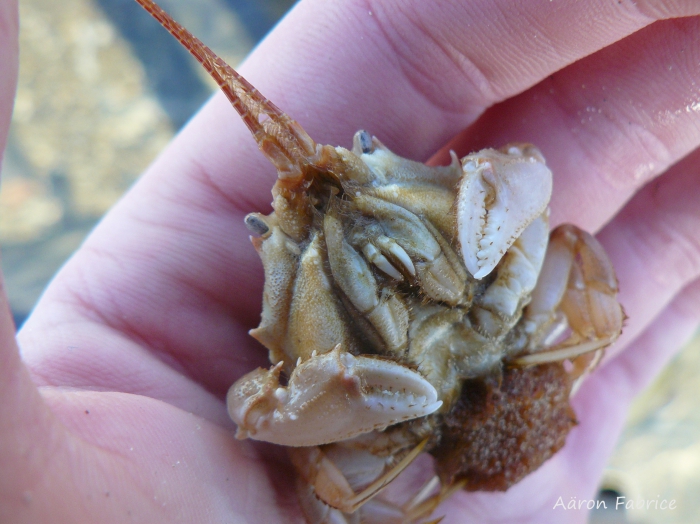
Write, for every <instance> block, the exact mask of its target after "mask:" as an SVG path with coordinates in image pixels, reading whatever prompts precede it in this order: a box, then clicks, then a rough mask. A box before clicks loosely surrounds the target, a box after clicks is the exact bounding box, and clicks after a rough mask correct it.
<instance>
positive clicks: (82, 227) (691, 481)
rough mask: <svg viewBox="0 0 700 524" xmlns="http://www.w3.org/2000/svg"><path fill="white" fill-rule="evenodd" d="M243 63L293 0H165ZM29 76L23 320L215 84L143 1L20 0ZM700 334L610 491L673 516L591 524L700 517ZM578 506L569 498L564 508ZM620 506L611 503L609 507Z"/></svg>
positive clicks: (2, 208) (606, 487) (641, 404)
mask: <svg viewBox="0 0 700 524" xmlns="http://www.w3.org/2000/svg"><path fill="white" fill-rule="evenodd" d="M160 3H161V5H162V6H163V7H164V8H165V9H166V10H167V11H168V12H170V14H172V15H173V16H174V17H175V18H176V19H177V20H178V21H180V22H182V23H183V24H184V25H185V26H186V27H188V29H190V31H192V32H193V33H194V34H195V35H197V36H199V37H200V38H202V40H204V42H205V43H206V44H207V45H209V46H210V47H212V48H213V49H214V50H215V51H216V52H217V53H218V54H219V55H220V56H222V57H223V58H224V59H225V60H226V61H227V62H228V63H229V64H231V65H233V66H234V67H235V66H236V65H237V64H238V63H239V62H240V61H241V60H242V59H243V57H245V55H246V54H247V53H248V52H249V51H250V50H251V48H252V47H253V46H254V45H255V44H256V42H258V41H259V40H260V39H261V38H262V37H263V36H264V35H265V34H266V33H267V32H268V31H269V30H270V29H271V28H272V26H273V25H274V24H275V23H276V22H277V20H278V19H279V18H281V17H282V16H283V15H284V14H285V12H286V11H287V10H288V9H289V8H291V6H292V4H293V2H292V1H291V0H264V1H263V0H189V1H188V0H160ZM20 17H21V33H20V52H21V62H20V74H19V88H18V91H17V100H16V103H15V109H14V114H13V121H12V130H11V133H10V138H9V143H8V148H7V152H6V154H5V158H4V163H3V166H2V188H1V191H0V246H1V247H2V268H3V271H4V273H5V277H6V286H7V290H8V293H9V296H10V303H11V306H12V310H13V314H14V316H15V321H16V323H17V325H18V326H19V325H21V324H22V322H23V321H24V319H25V318H26V317H27V315H28V314H29V313H30V312H31V310H32V307H33V306H34V304H35V303H36V301H37V299H38V298H39V296H40V294H41V292H42V290H43V289H44V288H45V287H46V284H47V282H48V281H49V280H50V278H51V277H52V276H53V274H54V273H55V272H56V271H57V270H58V268H59V267H60V266H61V265H62V264H63V262H64V261H65V260H66V259H67V258H68V257H69V256H70V254H71V253H72V252H73V251H75V250H76V249H77V248H78V246H79V245H80V243H81V241H82V239H83V238H84V237H85V235H86V234H87V233H88V232H89V231H90V229H91V228H92V227H93V225H94V224H95V223H96V221H97V220H99V219H100V217H101V216H102V215H103V214H104V213H105V212H106V211H107V210H108V209H109V207H110V206H111V205H112V204H113V203H114V202H115V201H116V200H117V199H118V198H119V197H120V195H121V194H122V193H123V192H124V191H125V190H126V189H127V188H128V187H129V186H130V185H131V183H132V182H133V181H134V180H135V179H136V178H137V177H138V176H139V174H140V173H141V172H142V171H143V170H144V169H145V168H146V167H147V165H148V164H149V163H150V162H151V161H152V159H153V158H154V157H155V155H156V154H158V152H159V151H160V150H161V149H162V148H163V147H164V146H165V144H166V143H167V142H168V141H169V140H170V138H171V137H172V136H173V134H174V133H175V132H176V131H177V130H178V129H179V128H180V127H181V126H182V125H183V124H184V123H185V122H186V121H187V120H188V119H189V118H190V117H191V115H192V114H193V113H194V112H196V111H197V109H198V108H199V107H200V106H201V105H202V104H203V103H204V101H205V100H206V99H207V98H208V97H209V96H210V95H211V93H212V92H213V90H214V89H215V86H214V84H213V83H212V82H211V81H210V80H209V79H208V77H207V76H206V75H205V74H204V73H203V71H202V70H201V69H200V68H199V66H198V65H197V64H196V63H195V62H194V60H192V59H190V58H189V55H188V54H187V52H186V51H185V50H184V49H182V48H181V47H180V46H179V44H177V42H176V41H175V40H174V39H173V38H172V37H170V36H169V35H168V34H167V33H166V32H165V31H164V30H161V29H160V28H159V26H158V24H157V23H156V22H155V21H154V20H153V19H152V18H151V17H150V16H148V15H147V14H146V13H145V12H143V11H142V10H141V8H140V7H139V6H138V5H137V4H136V3H135V2H134V1H133V0H62V1H61V2H56V1H55V0H21V1H20ZM699 397H700V339H696V340H694V341H693V342H692V343H691V344H690V345H689V346H688V347H687V348H686V349H685V350H684V351H683V352H682V353H681V354H680V355H679V356H678V357H677V358H676V359H675V360H674V362H673V363H672V364H671V366H670V367H669V368H667V369H666V370H665V371H664V372H663V373H662V375H661V377H660V378H659V379H658V380H657V381H656V383H655V384H654V385H653V386H652V387H651V388H650V389H649V390H648V391H647V392H646V393H645V394H644V395H643V397H642V398H640V399H639V400H638V401H637V402H636V404H635V405H634V408H633V410H632V412H631V415H630V419H629V421H628V424H627V427H626V429H625V432H624V435H623V437H622V439H621V442H620V443H619V444H618V447H617V451H616V453H615V455H614V456H613V458H612V459H611V461H610V465H609V469H608V470H607V471H606V475H605V478H604V480H603V484H602V486H601V495H600V496H601V497H603V498H605V497H607V499H606V500H608V501H612V506H614V501H615V497H616V496H617V495H618V494H621V495H624V496H626V497H627V500H629V499H630V498H636V499H639V498H643V499H645V500H656V499H657V498H658V499H659V500H663V499H669V500H670V499H675V500H676V501H677V509H675V510H673V511H669V510H666V511H660V510H658V511H654V510H631V511H627V512H625V511H613V512H611V511H608V512H601V511H597V512H593V513H591V515H590V521H591V522H592V523H603V522H608V523H612V522H635V523H645V524H651V523H670V524H675V523H688V524H690V523H696V522H698V515H700V409H697V398H699ZM565 502H568V501H565ZM608 507H611V504H610V503H608Z"/></svg>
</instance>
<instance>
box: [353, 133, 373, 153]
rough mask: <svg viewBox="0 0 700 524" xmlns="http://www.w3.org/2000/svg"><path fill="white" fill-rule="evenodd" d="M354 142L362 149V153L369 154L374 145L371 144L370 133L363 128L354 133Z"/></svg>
mask: <svg viewBox="0 0 700 524" xmlns="http://www.w3.org/2000/svg"><path fill="white" fill-rule="evenodd" d="M354 142H355V144H356V145H357V146H359V147H358V149H360V151H362V154H365V155H366V154H369V153H372V152H373V151H374V145H373V144H372V135H370V134H369V133H368V132H367V131H365V130H364V129H361V130H360V131H358V132H357V133H355V139H354Z"/></svg>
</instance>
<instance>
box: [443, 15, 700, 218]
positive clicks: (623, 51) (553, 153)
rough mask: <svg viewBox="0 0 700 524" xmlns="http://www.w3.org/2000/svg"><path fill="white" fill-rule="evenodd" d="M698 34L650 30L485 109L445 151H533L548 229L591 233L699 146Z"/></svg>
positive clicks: (693, 28) (692, 23)
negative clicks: (545, 193) (542, 175)
mask: <svg viewBox="0 0 700 524" xmlns="http://www.w3.org/2000/svg"><path fill="white" fill-rule="evenodd" d="M699 31H700V19H699V18H686V19H680V20H669V21H663V22H659V23H657V24H654V25H652V26H650V27H647V28H645V29H644V30H642V31H639V32H638V33H636V34H634V35H632V36H630V37H628V38H626V39H625V40H623V41H621V42H619V43H618V44H616V45H615V46H611V47H609V48H606V49H604V50H602V51H600V52H598V53H596V54H594V55H592V56H590V57H588V58H586V59H584V60H581V61H580V62H577V63H576V64H574V65H572V66H570V67H568V68H566V69H564V70H562V71H560V72H559V73H556V74H554V75H553V76H551V77H550V78H548V79H547V80H546V81H544V82H542V83H541V84H539V85H537V86H535V87H534V88H532V89H530V90H529V91H527V92H525V93H523V94H522V95H519V96H517V97H515V98H513V99H511V100H508V101H507V102H504V103H503V104H499V105H498V106H496V107H494V108H493V109H491V110H489V111H488V112H487V113H485V114H484V116H483V117H482V118H481V119H480V120H479V122H477V123H476V124H475V125H474V126H473V127H472V128H470V129H468V130H467V131H465V132H464V133H463V134H462V135H461V136H460V137H458V139H456V140H455V141H453V143H452V144H450V146H449V147H451V148H455V149H457V151H458V152H467V151H472V150H475V149H479V148H482V147H487V146H488V147H491V146H493V145H500V144H505V143H507V142H510V141H525V142H532V143H534V144H536V145H537V146H538V147H539V148H541V149H542V151H543V153H544V156H545V158H546V159H547V163H548V164H549V165H550V166H551V168H552V171H553V173H554V176H555V181H554V194H553V197H552V203H551V206H552V223H553V224H557V223H561V222H572V223H574V224H576V225H579V226H581V227H583V228H584V229H587V230H596V229H598V228H599V227H601V226H602V225H603V224H604V223H605V222H607V221H608V220H609V219H610V217H611V216H612V215H613V214H614V213H615V212H617V210H618V209H619V208H620V207H621V205H622V204H623V203H624V202H626V201H627V200H628V199H629V198H630V196H631V195H632V194H633V193H634V192H635V191H636V190H637V189H638V188H639V187H640V186H642V185H643V184H644V183H646V182H647V181H649V180H650V179H652V178H653V177H655V176H657V175H659V174H660V173H663V172H664V171H665V170H666V169H667V168H668V167H669V166H670V165H671V164H673V163H675V162H677V161H678V160H679V159H680V158H682V157H683V156H685V155H686V154H688V153H689V152H690V151H692V150H693V149H695V148H696V147H698V145H699V144H700V92H699V91H698V89H699V88H698V81H699V80H698V79H700V49H699V48H698V46H697V35H698V32H699ZM679 58H680V59H679ZM443 156H444V155H443Z"/></svg>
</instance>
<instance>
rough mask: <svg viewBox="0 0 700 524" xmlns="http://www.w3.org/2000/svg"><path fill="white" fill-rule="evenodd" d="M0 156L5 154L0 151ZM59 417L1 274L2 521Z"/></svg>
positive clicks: (8, 6) (7, 101)
mask: <svg viewBox="0 0 700 524" xmlns="http://www.w3.org/2000/svg"><path fill="white" fill-rule="evenodd" d="M18 26H19V23H18V14H17V2H16V0H0V153H1V152H2V151H4V149H5V145H6V143H7V134H8V129H9V125H10V119H11V117H12V105H13V102H14V94H15V88H16V84H17V66H18V56H19V52H18V43H17V33H18ZM0 156H1V155H0ZM57 427H58V425H57V422H56V419H55V418H54V417H53V415H52V414H51V412H50V411H49V409H48V407H47V406H46V405H45V404H44V402H43V401H42V398H41V395H40V394H39V391H38V389H37V388H36V386H35V385H34V384H33V383H32V381H31V379H30V377H29V372H28V370H27V368H26V367H25V366H24V364H23V363H22V360H21V359H20V355H19V348H18V346H17V341H16V340H15V325H14V322H13V320H12V316H11V314H10V307H9V304H8V301H7V295H6V294H5V289H4V282H3V279H2V275H1V274H0V472H2V474H0V522H17V519H16V517H17V516H18V515H19V514H20V513H21V510H22V506H23V505H26V504H27V502H29V500H28V499H29V498H30V494H31V490H32V486H36V484H37V482H39V481H40V479H41V474H42V471H43V466H44V465H45V464H46V462H47V461H48V460H50V458H51V457H50V455H51V450H52V449H55V446H51V445H47V444H50V442H49V441H50V439H52V437H51V435H58V432H57V431H56V428H57Z"/></svg>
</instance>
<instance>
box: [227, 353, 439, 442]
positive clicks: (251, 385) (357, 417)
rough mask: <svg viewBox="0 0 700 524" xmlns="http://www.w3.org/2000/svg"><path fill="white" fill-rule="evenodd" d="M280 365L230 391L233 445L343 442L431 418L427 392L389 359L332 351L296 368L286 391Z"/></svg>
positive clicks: (432, 395)
mask: <svg viewBox="0 0 700 524" xmlns="http://www.w3.org/2000/svg"><path fill="white" fill-rule="evenodd" d="M281 369H282V363H281V362H280V363H278V364H277V365H276V366H273V367H272V368H271V369H270V370H263V369H261V368H258V369H256V370H255V371H252V372H251V373H248V374H247V375H245V376H243V377H242V378H240V379H239V380H238V381H236V383H235V384H234V385H233V386H231V389H230V390H229V392H228V395H227V399H226V400H227V405H228V411H229V415H230V416H231V418H232V419H233V421H234V422H235V423H236V424H237V425H238V433H237V434H236V436H237V437H238V438H247V437H250V438H253V439H255V440H264V441H266V442H272V443H274V444H281V445H283V446H316V445H320V444H326V443H328V442H335V441H339V440H345V439H348V438H351V437H354V436H356V435H360V434H362V433H368V432H370V431H372V430H375V429H383V428H385V427H387V426H390V425H392V424H396V423H398V422H403V421H405V420H410V419H413V418H417V417H423V416H425V415H429V414H430V413H433V412H434V411H436V410H437V409H438V408H439V407H440V406H441V405H442V401H439V400H437V392H436V391H435V388H434V387H433V386H432V385H431V384H430V383H429V382H428V381H427V380H425V379H424V378H423V377H422V376H421V375H420V374H419V373H416V372H415V371H411V370H410V369H408V368H407V367H405V366H403V365H401V364H397V363H395V362H392V361H389V360H382V359H378V358H373V357H368V356H358V357H355V356H353V355H352V354H350V353H347V352H345V351H343V350H342V349H341V347H340V345H338V346H336V348H335V349H334V350H333V351H331V352H330V353H325V354H323V355H314V356H312V357H311V358H310V359H308V360H307V361H305V362H303V363H301V364H299V365H298V366H297V367H296V368H294V371H293V372H292V375H291V376H290V377H289V383H288V385H287V386H286V387H284V386H282V385H281V384H280V381H279V375H280V372H281Z"/></svg>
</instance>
